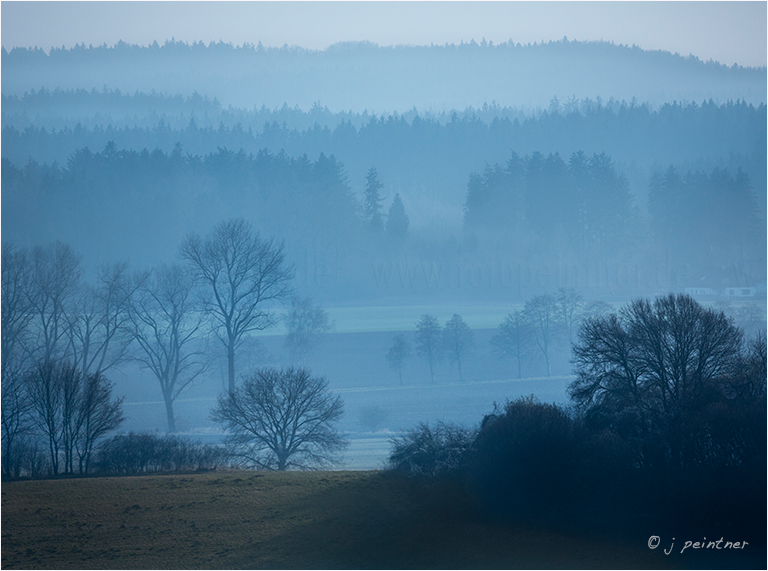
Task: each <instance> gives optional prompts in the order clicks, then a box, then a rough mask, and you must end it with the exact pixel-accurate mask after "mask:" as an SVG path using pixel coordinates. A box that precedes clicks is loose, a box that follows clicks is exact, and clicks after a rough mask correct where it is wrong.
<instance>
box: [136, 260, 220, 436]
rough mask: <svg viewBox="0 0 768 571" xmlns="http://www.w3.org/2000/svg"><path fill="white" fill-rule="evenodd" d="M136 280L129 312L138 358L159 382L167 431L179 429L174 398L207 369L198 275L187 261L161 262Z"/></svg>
mask: <svg viewBox="0 0 768 571" xmlns="http://www.w3.org/2000/svg"><path fill="white" fill-rule="evenodd" d="M136 281H137V283H138V284H139V285H138V286H137V289H136V294H135V296H134V297H135V299H134V302H133V303H132V305H131V311H130V322H131V325H130V327H131V334H132V335H133V338H134V340H135V341H136V343H137V344H138V345H139V351H138V352H137V355H136V360H137V361H138V362H139V363H141V364H142V365H143V366H144V367H145V368H147V369H149V370H150V371H151V372H152V374H153V375H154V376H155V378H156V379H157V381H158V382H159V383H160V390H161V392H162V394H163V400H164V401H165V412H166V416H167V419H168V432H176V420H175V417H174V414H173V403H174V401H175V400H176V398H177V397H178V396H179V394H181V392H182V391H183V390H184V389H185V388H186V387H188V386H189V385H190V384H191V383H192V382H193V381H194V380H195V379H196V378H197V377H198V376H200V375H201V374H202V373H203V372H204V371H205V368H206V363H205V360H204V356H203V355H202V353H200V352H199V351H195V350H194V343H195V341H196V336H197V333H198V331H199V330H200V326H201V324H202V319H203V316H202V314H201V312H199V311H197V310H196V308H195V306H194V301H193V295H192V294H193V288H194V287H195V280H194V277H193V275H192V274H191V272H190V271H188V270H187V269H186V268H184V267H182V266H161V267H160V268H158V269H156V270H154V271H153V272H151V273H150V274H145V275H142V276H138V277H137V278H136Z"/></svg>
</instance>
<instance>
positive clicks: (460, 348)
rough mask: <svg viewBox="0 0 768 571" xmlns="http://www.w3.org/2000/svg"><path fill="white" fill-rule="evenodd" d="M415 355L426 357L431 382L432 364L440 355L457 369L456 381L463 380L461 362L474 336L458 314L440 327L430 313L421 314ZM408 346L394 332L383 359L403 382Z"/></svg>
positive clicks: (433, 365) (402, 338)
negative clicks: (389, 346)
mask: <svg viewBox="0 0 768 571" xmlns="http://www.w3.org/2000/svg"><path fill="white" fill-rule="evenodd" d="M415 341H416V354H417V355H418V356H419V357H423V358H424V359H426V361H427V364H428V365H429V378H430V381H431V382H433V383H434V382H435V365H436V364H437V363H438V362H440V360H442V359H443V358H444V357H447V358H448V360H449V361H450V363H451V364H453V365H456V367H457V368H458V370H459V381H461V382H463V381H464V376H463V373H462V368H461V365H462V362H463V361H464V359H465V358H466V357H467V355H469V353H470V352H471V350H472V348H473V347H474V335H473V334H472V330H471V329H470V328H469V326H468V325H467V324H466V323H465V322H464V320H463V319H462V318H461V316H460V315H458V314H454V315H453V317H451V319H449V320H448V321H447V322H446V324H445V326H444V327H440V322H439V321H438V320H437V318H436V317H435V316H433V315H429V314H425V315H423V316H422V317H421V319H419V321H418V323H416V339H415ZM411 355H412V352H411V346H410V344H409V343H408V341H407V340H406V339H405V335H403V334H402V333H401V334H398V335H396V336H395V337H394V339H393V340H392V347H391V348H390V349H389V351H388V352H387V355H386V358H387V362H388V363H389V366H390V367H391V368H392V370H394V371H396V372H397V375H398V378H399V379H400V384H401V385H402V384H403V367H404V365H405V362H406V361H407V360H408V359H409V358H410V357H411Z"/></svg>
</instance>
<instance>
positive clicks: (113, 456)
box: [96, 432, 226, 474]
mask: <svg viewBox="0 0 768 571" xmlns="http://www.w3.org/2000/svg"><path fill="white" fill-rule="evenodd" d="M225 460H226V457H225V454H224V452H223V449H222V448H221V447H220V446H217V445H214V444H202V443H200V442H193V441H192V440H190V439H188V438H184V437H181V436H175V435H164V436H160V435H157V434H136V433H134V432H130V433H128V434H125V435H119V436H114V437H112V438H110V439H108V440H105V441H103V442H102V443H101V445H100V446H99V449H98V451H97V454H96V470H97V471H99V472H105V473H109V474H138V473H147V472H172V471H181V470H184V471H186V470H200V469H207V470H213V469H216V468H217V467H219V466H220V465H222V464H223V463H224V461H225Z"/></svg>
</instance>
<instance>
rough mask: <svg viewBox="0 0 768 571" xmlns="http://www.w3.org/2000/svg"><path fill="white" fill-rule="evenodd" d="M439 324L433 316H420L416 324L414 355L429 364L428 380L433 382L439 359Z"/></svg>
mask: <svg viewBox="0 0 768 571" xmlns="http://www.w3.org/2000/svg"><path fill="white" fill-rule="evenodd" d="M440 349H441V347H440V323H438V321H437V318H436V317H435V316H433V315H429V314H426V315H422V316H421V319H419V321H418V323H417V324H416V353H417V354H418V355H419V357H424V358H425V359H426V360H427V363H429V378H430V380H431V381H432V382H433V383H434V382H435V363H436V362H437V361H438V359H439V358H440V356H441V355H440Z"/></svg>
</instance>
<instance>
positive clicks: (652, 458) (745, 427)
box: [390, 294, 766, 541]
mask: <svg viewBox="0 0 768 571" xmlns="http://www.w3.org/2000/svg"><path fill="white" fill-rule="evenodd" d="M575 337H576V338H575V340H574V344H573V354H574V361H573V365H574V372H575V373H576V380H575V381H573V383H572V384H571V385H570V388H569V394H570V398H571V404H572V406H571V407H570V408H567V409H566V408H563V407H562V406H558V405H555V404H543V403H540V402H538V401H537V400H536V399H535V398H533V397H530V398H521V399H518V400H516V401H512V402H507V403H506V405H504V406H497V407H495V409H494V411H493V412H492V413H491V414H489V415H487V416H486V417H485V418H484V419H483V421H482V423H481V424H480V425H479V427H478V428H477V429H467V428H462V427H458V426H454V425H450V424H445V423H438V424H437V425H435V426H432V427H430V426H428V425H424V424H422V425H420V426H418V427H417V428H415V429H414V430H412V431H410V432H409V433H407V434H406V435H404V436H402V437H400V438H397V439H395V440H394V442H393V448H392V454H391V457H390V462H391V466H392V467H393V468H395V469H397V470H400V471H402V472H404V473H408V474H411V475H425V476H441V477H445V476H448V477H459V478H461V479H462V480H463V481H464V482H465V483H466V484H467V485H468V486H469V487H470V489H471V490H473V493H474V495H475V497H476V498H477V499H479V500H480V503H481V505H482V506H483V507H484V509H486V510H487V511H489V512H491V513H494V514H495V515H497V516H500V517H503V518H508V519H513V520H519V519H521V518H522V519H533V520H536V521H539V522H542V521H543V522H546V523H548V524H551V525H562V524H563V523H564V522H568V523H570V524H572V525H575V526H576V527H578V528H580V529H583V528H584V526H589V527H594V526H601V528H602V529H604V530H606V531H610V530H612V529H616V528H621V529H624V530H633V531H632V532H633V533H634V532H637V534H638V536H639V535H640V534H643V533H644V534H646V536H647V526H648V525H651V524H653V525H659V522H665V525H666V526H668V529H669V530H670V531H672V530H673V529H674V530H676V531H674V532H673V533H678V532H679V530H680V529H684V530H686V532H695V533H701V532H704V533H709V532H708V531H705V529H704V528H701V527H699V523H697V522H703V523H704V525H705V527H706V530H709V528H710V527H711V525H712V522H718V521H719V522H728V524H727V525H728V529H731V526H733V530H734V531H736V530H738V532H739V533H746V534H749V535H750V537H753V538H754V539H755V540H756V541H758V540H760V538H761V537H763V536H764V534H765V531H764V530H765V527H764V526H765V513H764V512H765V489H766V488H765V482H766V480H765V478H766V455H765V454H766V340H765V333H764V331H762V332H760V333H758V334H757V335H756V336H754V337H752V338H750V339H746V338H745V336H744V334H743V332H742V331H741V330H740V329H739V328H738V327H736V326H735V325H734V323H733V321H732V320H731V319H730V318H728V317H727V316H726V315H725V314H724V313H723V312H721V311H718V310H717V309H714V308H707V307H703V306H701V305H700V304H698V303H697V302H696V301H695V300H693V299H692V298H691V297H689V296H686V295H680V294H670V295H668V296H664V297H660V298H656V299H654V300H648V299H638V300H635V301H633V302H632V303H630V304H628V305H627V306H625V307H623V308H622V309H621V310H619V311H618V312H617V313H611V314H607V315H602V316H593V317H589V318H587V319H586V320H585V321H584V322H583V323H582V324H581V326H580V327H579V329H578V331H577V334H576V336H575ZM707 526H708V527H707ZM718 533H719V532H718Z"/></svg>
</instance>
